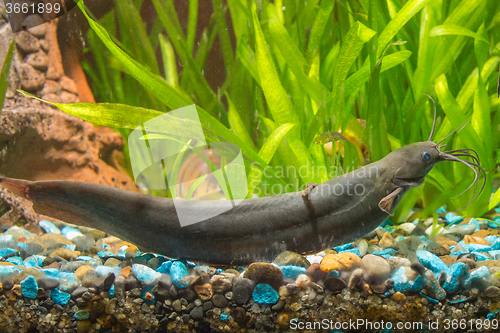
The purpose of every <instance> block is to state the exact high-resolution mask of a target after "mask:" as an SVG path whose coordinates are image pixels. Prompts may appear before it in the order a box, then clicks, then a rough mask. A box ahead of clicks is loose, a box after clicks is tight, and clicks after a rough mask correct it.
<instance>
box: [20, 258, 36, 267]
mask: <svg viewBox="0 0 500 333" xmlns="http://www.w3.org/2000/svg"><path fill="white" fill-rule="evenodd" d="M23 265H24V267H26V268H34V267H38V266H39V264H38V260H37V259H36V258H33V257H28V258H26V259H24V261H23Z"/></svg>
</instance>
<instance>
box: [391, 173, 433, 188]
mask: <svg viewBox="0 0 500 333" xmlns="http://www.w3.org/2000/svg"><path fill="white" fill-rule="evenodd" d="M424 180H425V176H421V177H414V178H396V177H394V179H393V181H392V183H393V184H394V185H396V186H401V187H404V186H411V187H418V186H420V185H422V184H423V183H424Z"/></svg>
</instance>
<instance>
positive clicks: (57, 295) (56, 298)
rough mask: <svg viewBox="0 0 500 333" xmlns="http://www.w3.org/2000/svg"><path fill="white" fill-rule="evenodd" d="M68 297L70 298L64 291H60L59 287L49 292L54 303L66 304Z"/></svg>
mask: <svg viewBox="0 0 500 333" xmlns="http://www.w3.org/2000/svg"><path fill="white" fill-rule="evenodd" d="M70 298H71V295H70V294H68V293H65V292H64V291H60V290H59V289H53V290H52V291H51V292H50V299H51V300H52V301H53V302H54V303H55V304H59V305H66V304H68V302H69V300H70Z"/></svg>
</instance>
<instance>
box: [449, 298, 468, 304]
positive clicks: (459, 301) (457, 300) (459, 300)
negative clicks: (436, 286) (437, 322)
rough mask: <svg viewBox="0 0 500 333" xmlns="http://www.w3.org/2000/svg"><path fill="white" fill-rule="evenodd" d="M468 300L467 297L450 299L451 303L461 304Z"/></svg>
mask: <svg viewBox="0 0 500 333" xmlns="http://www.w3.org/2000/svg"><path fill="white" fill-rule="evenodd" d="M465 301H467V297H464V298H461V299H456V300H452V301H450V304H459V303H463V302H465Z"/></svg>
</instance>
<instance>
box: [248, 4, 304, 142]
mask: <svg viewBox="0 0 500 333" xmlns="http://www.w3.org/2000/svg"><path fill="white" fill-rule="evenodd" d="M252 19H253V25H254V31H255V44H256V55H257V68H258V69H259V77H260V84H261V86H262V90H263V91H264V95H265V96H266V101H267V103H268V105H269V110H270V111H271V114H272V115H273V118H274V121H275V122H276V124H277V125H283V124H286V123H291V124H298V123H299V118H298V116H297V114H296V113H295V110H294V109H293V106H292V103H291V102H290V99H289V98H288V94H287V92H286V91H285V89H284V88H283V86H282V85H281V82H280V79H279V76H278V73H277V71H276V68H275V67H274V63H273V60H272V58H271V55H270V54H269V50H268V47H267V42H266V39H265V37H264V33H263V32H262V29H261V27H260V22H259V19H258V18H257V13H256V8H255V4H253V5H252ZM292 132H295V133H300V127H299V126H296V127H295V128H294V130H293V131H292Z"/></svg>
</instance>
